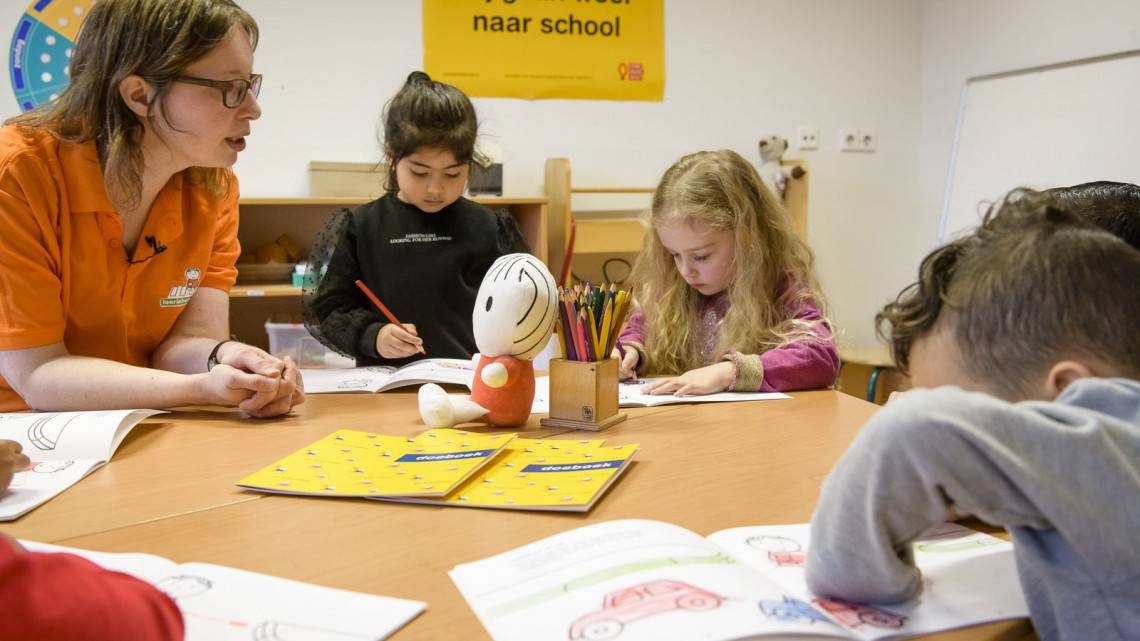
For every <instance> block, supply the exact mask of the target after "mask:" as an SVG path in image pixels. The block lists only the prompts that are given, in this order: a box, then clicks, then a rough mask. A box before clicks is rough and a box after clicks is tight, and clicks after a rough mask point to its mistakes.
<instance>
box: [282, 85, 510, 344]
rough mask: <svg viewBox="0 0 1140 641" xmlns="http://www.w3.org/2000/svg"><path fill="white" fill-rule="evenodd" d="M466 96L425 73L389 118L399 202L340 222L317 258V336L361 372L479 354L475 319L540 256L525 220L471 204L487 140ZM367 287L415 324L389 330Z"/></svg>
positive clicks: (387, 143)
mask: <svg viewBox="0 0 1140 641" xmlns="http://www.w3.org/2000/svg"><path fill="white" fill-rule="evenodd" d="M478 129H479V125H478V120H477V118H476V117H475V108H474V106H472V104H471V101H470V100H469V99H468V98H467V96H465V95H464V94H463V92H462V91H460V90H459V89H456V88H455V87H453V86H451V85H449V84H445V83H442V82H436V81H434V80H432V79H431V77H430V76H428V75H427V74H426V73H423V72H422V71H414V72H412V73H411V74H410V75H408V78H407V80H406V81H405V83H404V86H403V88H401V89H400V91H399V92H398V93H396V95H395V96H394V97H393V98H392V99H391V100H390V101H388V104H387V105H385V107H384V112H383V140H382V141H381V142H382V144H383V147H384V153H385V157H386V159H387V163H388V173H387V178H386V183H385V189H386V191H387V193H386V194H385V195H384V196H383V197H381V198H379V199H378V200H375V201H373V202H370V203H368V204H366V205H363V206H361V207H358V208H357V209H355V210H352V211H349V210H341V211H339V212H337V213H336V214H334V215H333V217H332V219H330V221H329V223H328V224H327V225H326V227H325V230H324V231H323V233H322V234H321V237H320V238H319V239H318V241H317V244H316V246H315V247H314V248H313V251H312V252H311V255H312V258H311V259H310V260H311V263H313V264H311V265H310V267H311V268H312V269H313V270H314V273H320V272H324V276H323V277H322V278H320V279H319V281H316V282H314V283H313V284H312V285H310V286H309V287H307V288H306V292H305V294H304V296H303V302H304V309H305V322H306V324H307V325H308V327H309V331H310V332H311V333H312V334H313V335H314V336H316V337H317V338H319V339H320V340H321V341H322V342H323V343H325V345H327V346H329V347H331V348H333V349H336V350H337V351H339V352H340V353H342V354H345V355H347V356H351V357H353V358H355V359H356V361H357V364H358V365H374V364H386V365H402V364H404V363H407V362H410V361H412V360H416V359H418V358H423V357H424V355H425V354H428V355H430V356H432V357H445V358H447V357H449V358H470V357H471V356H472V354H474V353H475V351H476V347H475V336H474V334H473V332H472V328H471V311H472V309H473V308H474V305H475V297H476V294H477V293H478V291H479V284H480V283H481V282H482V280H483V275H484V274H485V273H486V272H487V269H488V268H489V267H490V266H491V263H493V262H495V259H497V258H498V257H499V256H502V255H504V254H510V253H515V252H529V251H530V249H529V248H528V247H527V246H526V242H525V241H524V240H523V239H522V233H521V232H520V231H519V228H518V224H517V223H516V222H515V220H514V218H513V217H511V216H510V215H509V214H507V213H504V212H495V211H492V210H490V209H488V208H486V207H484V206H482V205H479V204H478V203H475V202H472V201H470V200H468V199H466V198H464V197H463V191H464V189H465V188H466V186H467V178H468V175H469V170H470V166H471V163H472V162H477V161H479V160H481V158H480V157H479V155H478V152H476V150H475V139H476V136H477V135H478ZM358 279H359V280H362V281H363V282H364V284H365V285H367V286H368V288H369V289H370V290H371V291H373V292H374V293H375V294H376V296H377V297H378V298H379V299H380V300H381V301H382V302H383V303H384V304H385V306H387V307H388V308H389V309H390V310H391V311H392V313H393V314H395V315H396V316H397V317H398V318H400V319H401V320H406V321H412V322H410V323H407V324H404V325H397V324H395V323H391V322H388V321H387V319H386V318H385V317H384V316H382V315H381V313H380V311H379V310H377V309H376V308H375V306H374V305H373V304H372V303H371V302H370V301H369V300H368V298H367V297H366V295H365V294H364V293H363V292H362V291H361V290H360V289H359V288H358V287H357V286H356V281H357V280H358Z"/></svg>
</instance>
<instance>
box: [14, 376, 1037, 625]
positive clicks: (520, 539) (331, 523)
mask: <svg viewBox="0 0 1140 641" xmlns="http://www.w3.org/2000/svg"><path fill="white" fill-rule="evenodd" d="M792 396H793V398H792V399H791V400H784V401H762V402H751V403H710V404H686V405H667V406H658V407H653V408H628V409H623V410H622V411H624V412H626V413H627V414H628V415H629V419H628V420H626V421H624V422H622V423H619V424H618V425H617V426H615V427H613V428H611V429H609V430H606V431H604V432H601V433H592V432H566V431H564V430H557V429H554V430H550V429H542V428H541V427H540V426H539V424H538V420H537V419H538V417H537V416H534V417H532V418H531V420H530V422H529V423H528V425H527V426H526V428H524V429H523V430H522V431H521V433H520V435H522V436H526V437H529V438H556V439H572V440H578V439H586V438H604V439H606V440H607V442H609V443H611V444H619V443H626V444H628V443H638V444H640V447H641V449H640V451H639V452H638V454H637V456H636V457H635V458H634V462H633V463H632V464H631V466H630V468H629V469H628V470H627V471H626V473H625V474H624V475H623V476H622V477H621V478H619V479H618V481H617V482H616V483H615V484H614V485H613V486H612V487H611V488H610V490H609V492H608V494H607V495H606V496H605V497H603V498H602V499H601V500H600V501H599V502H598V503H597V504H596V505H595V507H594V509H593V510H592V511H591V512H590V513H589V514H560V513H546V512H524V511H511V510H489V509H488V510H484V509H474V508H442V507H434V506H425V505H399V504H391V503H383V502H371V501H364V500H357V499H328V498H309V497H293V496H277V495H265V494H257V493H252V492H247V491H244V490H240V489H238V488H236V487H235V486H234V485H233V483H234V482H235V481H236V480H238V479H239V478H241V477H242V476H245V475H246V474H248V473H250V472H252V471H254V470H256V469H258V468H260V467H262V466H264V465H267V464H269V463H271V462H273V461H274V460H276V459H278V458H281V457H282V456H285V455H286V454H289V453H291V452H293V451H295V450H297V449H299V448H301V447H303V446H305V445H307V444H309V443H311V442H313V441H315V440H317V439H319V438H321V437H323V436H325V435H326V434H328V433H329V432H331V431H333V430H335V429H340V428H350V429H362V430H368V431H375V432H381V433H386V434H407V435H412V434H415V433H418V432H420V431H422V430H423V429H424V428H423V425H422V423H420V422H419V420H418V415H417V411H416V397H415V394H414V393H385V394H364V395H313V396H310V397H309V401H308V402H307V403H306V404H305V405H302V406H301V407H299V408H298V409H297V411H296V412H295V414H294V415H293V416H291V417H287V418H284V419H278V420H272V421H252V420H248V419H241V418H240V417H239V416H238V415H237V414H235V413H233V412H221V411H198V412H178V413H174V414H169V415H163V416H161V417H156V419H155V420H154V421H152V422H151V423H152V424H148V425H142V426H139V427H138V428H136V430H135V432H133V433H132V434H131V435H130V436H129V437H128V439H127V440H126V441H125V442H124V444H123V446H122V448H121V449H120V451H119V453H118V454H116V456H115V458H114V462H113V463H112V464H111V465H109V466H107V467H105V468H103V469H101V470H99V471H97V472H95V474H93V475H92V476H91V477H89V478H88V479H85V480H84V481H82V482H81V483H80V484H79V485H77V486H76V487H74V488H72V489H70V490H68V491H67V492H65V493H64V494H62V495H60V496H59V497H57V498H55V499H53V500H52V501H50V502H49V503H48V504H46V505H44V506H42V507H40V508H39V509H37V510H35V511H34V512H32V513H30V514H28V515H26V516H25V517H23V518H22V519H20V520H18V521H16V522H15V523H11V524H8V525H6V526H3V527H0V531H3V532H5V533H8V534H10V535H13V536H17V537H23V538H29V539H32V540H39V541H46V542H54V543H58V544H61V545H67V546H73V547H79V548H85V549H92V550H101V551H108V552H147V553H151V554H157V555H160V556H163V557H166V558H169V559H171V560H173V561H176V562H179V563H182V562H188V561H198V562H205V563H216V564H221V565H227V566H231V567H237V568H241V569H245V570H251V571H255V572H263V573H266V574H271V575H274V576H280V577H283V578H289V579H295V580H301V581H309V582H312V583H316V584H319V585H325V586H329V587H334V588H342V589H348V590H356V591H361V592H368V593H373V594H382V595H386V596H393V597H402V598H408V599H417V600H421V601H426V602H427V604H428V608H427V610H426V611H425V612H424V613H423V614H421V615H420V616H419V617H418V618H417V619H415V620H413V621H412V622H411V623H410V624H408V625H407V626H405V627H404V628H402V629H401V630H399V631H398V632H397V633H396V634H395V635H394V637H393V638H394V639H396V640H398V641H401V640H412V639H487V638H489V637H488V636H487V633H486V631H485V629H484V628H483V626H482V625H481V624H480V623H479V621H478V620H477V619H476V617H475V615H474V614H473V613H472V611H471V610H470V608H469V607H468V606H467V603H466V601H464V599H463V597H462V596H461V595H460V593H459V591H458V590H457V589H456V588H455V586H454V585H453V584H452V582H451V580H450V579H449V578H448V576H447V572H448V571H449V570H450V569H451V568H453V567H454V566H455V565H458V564H460V563H466V562H470V561H475V560H478V559H482V558H485V557H488V556H491V555H494V554H498V553H501V552H504V551H507V550H509V549H512V548H515V547H519V546H521V545H524V544H527V543H530V542H533V541H535V540H537V539H540V538H543V537H546V536H550V535H553V534H556V533H558V532H562V531H565V530H568V529H571V528H575V527H580V526H583V525H587V524H590V523H596V522H600V521H606V520H611V519H622V518H646V519H656V520H661V521H667V522H670V523H675V524H677V525H681V526H683V527H686V528H689V529H690V530H693V531H694V532H697V533H698V534H702V535H706V534H710V533H712V532H714V531H716V530H720V529H724V528H729V527H737V526H744V525H760V524H783V523H801V522H806V521H807V520H808V519H809V518H810V516H811V512H812V509H813V508H814V506H815V502H816V498H817V496H818V493H819V488H820V484H821V483H822V481H823V478H824V477H825V476H826V474H827V472H828V470H829V469H830V468H831V466H832V465H833V464H834V462H835V461H836V460H837V459H838V458H839V456H840V455H841V454H842V452H843V451H844V450H845V448H846V447H847V445H848V443H849V442H850V441H851V439H852V437H853V436H854V434H855V433H856V431H857V430H858V428H859V426H860V425H862V423H863V422H864V421H866V419H867V418H868V417H870V416H871V414H873V413H874V412H875V411H876V409H877V406H875V405H872V404H870V403H866V402H864V401H862V400H860V399H857V398H855V397H852V396H848V395H845V394H841V393H839V392H834V391H818V392H805V393H794V394H793V395H792ZM477 431H480V432H482V431H487V430H484V429H479V430H477ZM1027 630H1028V625H1027V624H1026V623H1025V622H1024V621H1013V622H1003V623H997V624H991V625H987V626H980V627H976V628H971V629H968V630H964V631H959V632H958V633H950V634H943V635H936V636H934V637H930V638H932V639H939V640H944V641H950V640H951V639H954V640H964V639H984V640H990V641H1006V640H1013V639H1020V638H1021V636H1022V635H1024V634H1025V633H1026V631H1027ZM963 635H964V636H963Z"/></svg>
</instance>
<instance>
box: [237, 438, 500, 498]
mask: <svg viewBox="0 0 1140 641" xmlns="http://www.w3.org/2000/svg"><path fill="white" fill-rule="evenodd" d="M514 438H515V436H514V434H490V435H483V434H472V433H470V432H463V431H460V430H452V429H433V430H427V431H426V432H423V433H421V434H419V435H418V436H416V437H415V438H407V437H404V436H388V435H384V434H373V433H370V432H361V431H357V430H338V431H336V432H333V433H332V434H329V435H328V436H326V437H324V438H322V439H321V440H319V441H317V442H316V443H313V444H312V445H309V446H308V447H305V448H302V449H300V450H297V451H296V452H294V453H292V454H290V455H289V456H286V457H285V458H283V459H281V460H280V461H277V462H276V463H274V464H272V465H269V466H267V467H265V468H263V469H261V470H258V471H257V472H254V473H253V474H250V475H249V476H247V477H245V478H243V479H242V480H240V481H238V482H237V484H238V485H239V486H241V487H244V488H248V489H251V490H257V491H259V492H274V493H278V494H304V495H316V496H343V497H374V496H444V495H446V494H447V493H448V492H449V491H451V490H453V489H455V488H456V487H458V486H459V484H460V483H462V482H463V480H464V479H466V478H467V477H468V476H470V475H471V474H472V473H474V472H475V471H476V470H478V469H479V468H481V467H483V466H484V465H485V464H487V463H488V462H489V461H491V460H492V459H494V458H495V457H496V456H498V455H499V454H500V453H501V452H502V451H503V448H504V447H505V446H506V445H507V444H508V443H510V442H511V441H512V440H513V439H514Z"/></svg>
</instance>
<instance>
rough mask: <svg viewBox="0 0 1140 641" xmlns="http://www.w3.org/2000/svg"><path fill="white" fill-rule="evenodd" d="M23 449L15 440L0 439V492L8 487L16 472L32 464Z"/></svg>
mask: <svg viewBox="0 0 1140 641" xmlns="http://www.w3.org/2000/svg"><path fill="white" fill-rule="evenodd" d="M23 449H24V447H23V446H22V445H20V444H19V443H17V442H16V441H5V440H0V492H4V491H5V490H7V489H8V486H9V485H11V483H12V477H13V476H15V475H16V472H22V471H24V470H26V469H28V466H29V465H31V464H32V461H31V459H29V458H28V456H27V455H26V454H24V453H23Z"/></svg>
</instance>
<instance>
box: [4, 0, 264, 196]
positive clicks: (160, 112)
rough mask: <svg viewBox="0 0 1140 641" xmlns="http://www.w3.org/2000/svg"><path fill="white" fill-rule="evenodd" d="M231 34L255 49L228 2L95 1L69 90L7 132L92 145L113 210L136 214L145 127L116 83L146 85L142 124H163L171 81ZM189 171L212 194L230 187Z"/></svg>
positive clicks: (246, 22)
mask: <svg viewBox="0 0 1140 641" xmlns="http://www.w3.org/2000/svg"><path fill="white" fill-rule="evenodd" d="M234 26H239V27H241V28H242V29H243V30H244V31H245V32H246V33H247V34H248V35H249V40H250V46H252V47H254V48H256V47H257V38H258V30H257V23H256V22H254V20H253V17H252V16H250V15H249V14H248V13H246V12H245V11H244V10H243V9H241V8H240V7H238V6H237V5H236V4H234V3H233V2H232V0H100V1H99V2H97V3H95V5H94V6H93V7H92V8H91V11H90V13H88V14H87V18H86V19H85V20H84V22H83V26H82V27H81V28H80V31H79V38H78V39H77V41H76V43H75V51H74V53H73V55H72V58H71V68H70V70H71V81H70V83H69V84H68V86H67V88H66V89H64V91H63V92H62V93H61V94H60V96H59V98H58V99H56V100H54V101H52V102H49V103H47V104H44V105H41V106H40V107H38V108H36V109H34V110H32V111H29V112H28V113H25V114H22V115H19V116H16V117H14V118H11V119H9V120H8V121H7V122H6V123H5V124H15V125H21V126H25V127H42V128H44V129H47V130H49V131H50V132H51V133H52V134H54V135H55V136H56V137H57V138H59V139H60V140H63V141H66V142H72V143H85V142H90V141H95V147H96V150H97V151H98V154H99V162H100V164H101V165H102V167H103V176H104V178H103V180H104V184H105V186H106V188H107V193H108V194H109V195H110V196H111V199H112V201H113V202H116V204H119V205H127V206H135V205H137V204H138V200H139V198H140V191H141V189H142V175H143V169H144V167H143V153H142V139H143V132H144V123H143V121H142V120H141V119H140V118H139V116H137V115H136V114H135V113H134V112H133V111H131V110H130V108H129V107H128V106H127V105H126V103H124V102H123V99H122V98H121V97H120V95H119V83H121V82H122V81H123V80H124V79H126V78H127V77H128V76H131V75H136V76H139V77H140V78H142V79H143V80H145V81H147V82H148V83H149V84H150V85H151V87H153V88H154V91H155V96H154V100H153V102H152V103H151V105H150V108H149V111H148V114H147V116H146V118H147V119H148V120H150V121H153V120H154V119H155V118H159V117H161V118H163V119H164V120H166V115H165V110H164V109H163V107H164V103H165V98H166V96H167V94H168V93H169V91H170V88H171V85H172V84H173V83H174V81H175V79H176V78H177V77H178V76H180V75H181V74H182V72H183V70H184V69H185V68H186V67H187V66H189V65H190V64H192V63H194V61H196V60H198V59H200V58H202V57H203V56H205V55H206V54H208V53H209V52H210V51H212V50H213V49H214V47H216V46H217V45H218V44H219V43H221V41H222V40H223V39H224V38H225V37H226V35H227V34H228V33H229V31H230V29H231V28H233V27H234ZM167 124H168V125H169V124H170V123H169V121H167ZM187 171H188V177H189V178H190V179H191V180H193V181H194V182H195V183H199V184H205V185H206V186H207V187H208V188H209V189H210V190H211V191H212V192H213V193H215V194H218V195H221V194H225V193H227V192H228V191H229V189H230V187H231V185H230V184H229V183H230V178H229V176H230V174H229V172H228V171H227V170H225V169H220V168H203V167H195V168H191V169H189V170H187Z"/></svg>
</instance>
